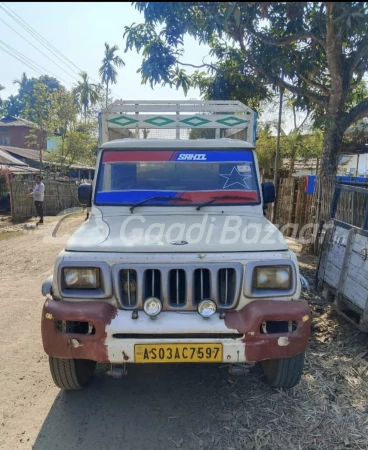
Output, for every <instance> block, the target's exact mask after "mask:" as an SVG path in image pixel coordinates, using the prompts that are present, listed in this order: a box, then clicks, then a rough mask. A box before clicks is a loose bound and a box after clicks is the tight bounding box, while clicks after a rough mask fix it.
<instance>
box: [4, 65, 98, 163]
mask: <svg viewBox="0 0 368 450" xmlns="http://www.w3.org/2000/svg"><path fill="white" fill-rule="evenodd" d="M15 84H17V85H18V86H19V90H18V94H17V95H16V96H10V97H9V98H8V99H7V100H5V101H4V102H3V103H4V104H6V105H5V106H6V113H7V114H9V113H10V114H11V115H15V116H16V115H17V114H18V113H19V111H21V117H22V118H27V119H28V120H30V121H32V122H33V123H34V124H35V126H34V127H33V128H32V129H31V130H30V133H29V136H27V145H28V146H32V147H34V148H37V149H38V150H40V166H41V167H42V155H43V153H44V151H45V150H46V137H51V136H52V137H57V138H58V145H57V148H56V149H55V150H54V151H53V152H51V153H50V154H49V155H48V157H47V159H48V160H50V162H51V163H53V164H54V165H56V166H58V167H59V168H61V169H62V170H67V169H68V168H70V166H71V165H72V164H73V163H75V162H80V163H84V164H90V165H94V164H95V161H96V155H97V152H98V147H97V121H96V119H95V120H87V119H89V118H90V116H93V117H94V116H96V118H97V111H95V110H94V108H97V107H98V108H99V109H100V108H101V107H103V105H102V104H98V102H100V101H102V97H103V95H102V94H103V86H101V85H93V84H90V83H89V80H88V75H87V74H83V77H82V81H81V82H80V83H79V85H78V87H77V88H76V90H75V91H74V90H72V91H67V90H66V89H65V88H64V87H63V86H61V85H60V84H59V82H58V81H57V80H54V79H51V78H50V77H46V76H42V77H39V78H38V79H34V78H32V79H30V78H28V77H27V75H26V74H25V73H23V75H22V77H21V78H20V80H15ZM81 101H83V102H82V103H80V102H81ZM81 108H82V111H83V113H84V114H83V115H84V122H83V123H80V122H78V112H80V109H81Z"/></svg>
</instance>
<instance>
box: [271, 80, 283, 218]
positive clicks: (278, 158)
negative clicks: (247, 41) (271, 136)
mask: <svg viewBox="0 0 368 450" xmlns="http://www.w3.org/2000/svg"><path fill="white" fill-rule="evenodd" d="M281 78H283V76H282V75H281ZM283 99H284V88H282V87H280V103H279V121H278V124H277V141H276V155H275V166H274V174H273V184H274V185H275V191H276V202H277V188H278V186H277V179H278V174H279V167H280V136H281V120H282V105H283ZM276 202H275V203H274V205H273V214H272V222H274V221H275V218H276Z"/></svg>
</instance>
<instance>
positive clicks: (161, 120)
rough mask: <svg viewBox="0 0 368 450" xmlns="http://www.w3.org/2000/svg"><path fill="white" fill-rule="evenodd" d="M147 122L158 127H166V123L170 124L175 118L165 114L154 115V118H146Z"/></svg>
mask: <svg viewBox="0 0 368 450" xmlns="http://www.w3.org/2000/svg"><path fill="white" fill-rule="evenodd" d="M145 122H146V123H149V124H150V125H155V126H156V127H164V126H165V125H169V123H173V122H174V120H171V119H169V118H167V117H163V116H157V117H152V119H147V120H145Z"/></svg>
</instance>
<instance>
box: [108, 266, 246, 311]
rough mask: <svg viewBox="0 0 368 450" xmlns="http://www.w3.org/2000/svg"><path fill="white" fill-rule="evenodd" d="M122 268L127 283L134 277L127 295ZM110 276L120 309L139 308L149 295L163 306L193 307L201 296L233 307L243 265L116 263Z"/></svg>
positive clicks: (172, 308)
mask: <svg viewBox="0 0 368 450" xmlns="http://www.w3.org/2000/svg"><path fill="white" fill-rule="evenodd" d="M124 271H125V272H124ZM123 272H124V273H125V280H126V281H127V282H128V285H129V286H130V285H131V282H132V280H135V282H136V291H135V293H133V291H132V289H131V288H129V295H125V296H124V293H123V286H122V282H123V275H122V274H123ZM128 276H129V280H128ZM112 277H113V284H114V291H115V293H116V295H117V297H118V300H119V302H120V305H121V307H122V308H123V309H142V308H143V302H144V300H145V299H146V298H147V297H149V296H154V297H158V298H160V300H161V301H162V303H163V310H175V309H178V308H180V309H184V310H186V311H195V310H196V309H197V305H198V302H199V301H200V300H203V299H204V298H211V299H212V300H213V301H215V303H216V304H217V306H218V307H219V308H220V309H232V308H234V307H236V305H237V303H238V301H239V297H240V292H241V286H242V280H243V265H242V264H240V263H231V264H229V263H210V264H201V263H198V264H196V263H194V264H180V265H179V264H176V263H175V264H158V263H157V264H150V265H148V264H116V265H114V266H113V268H112ZM195 280H197V281H195ZM196 283H197V284H196Z"/></svg>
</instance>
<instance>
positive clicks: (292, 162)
mask: <svg viewBox="0 0 368 450" xmlns="http://www.w3.org/2000/svg"><path fill="white" fill-rule="evenodd" d="M295 156H296V150H293V152H292V154H291V156H290V167H289V177H292V176H293V172H294V167H295Z"/></svg>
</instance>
